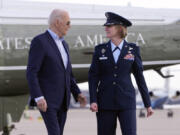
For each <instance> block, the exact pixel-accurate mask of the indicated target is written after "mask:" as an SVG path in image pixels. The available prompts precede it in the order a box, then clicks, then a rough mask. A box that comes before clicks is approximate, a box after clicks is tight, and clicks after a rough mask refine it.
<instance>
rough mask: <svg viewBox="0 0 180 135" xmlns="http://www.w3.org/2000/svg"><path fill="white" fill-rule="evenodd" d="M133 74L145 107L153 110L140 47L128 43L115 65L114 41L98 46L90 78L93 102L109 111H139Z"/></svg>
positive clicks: (91, 99) (125, 43)
mask: <svg viewBox="0 0 180 135" xmlns="http://www.w3.org/2000/svg"><path fill="white" fill-rule="evenodd" d="M131 73H133V75H134V77H135V79H136V83H137V86H138V88H139V91H140V93H141V96H142V99H143V102H144V105H145V107H150V106H151V102H150V97H149V93H148V89H147V86H146V82H145V79H144V76H143V65H142V60H141V56H140V50H139V47H138V46H137V45H136V44H133V43H127V42H126V41H124V44H123V47H122V50H121V53H120V56H119V59H118V61H117V63H115V61H114V57H113V53H112V50H111V42H110V41H109V42H108V43H104V44H100V45H97V46H96V47H95V52H94V55H93V60H92V64H91V66H90V70H89V75H88V80H89V92H90V103H94V102H95V103H97V104H98V109H105V110H106V109H108V110H121V109H135V108H136V94H135V88H134V87H133V84H132V81H131Z"/></svg>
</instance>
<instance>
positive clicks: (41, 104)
mask: <svg viewBox="0 0 180 135" xmlns="http://www.w3.org/2000/svg"><path fill="white" fill-rule="evenodd" d="M37 107H38V109H39V110H41V111H42V112H46V110H47V103H46V100H45V99H44V98H43V99H40V100H39V101H38V102H37Z"/></svg>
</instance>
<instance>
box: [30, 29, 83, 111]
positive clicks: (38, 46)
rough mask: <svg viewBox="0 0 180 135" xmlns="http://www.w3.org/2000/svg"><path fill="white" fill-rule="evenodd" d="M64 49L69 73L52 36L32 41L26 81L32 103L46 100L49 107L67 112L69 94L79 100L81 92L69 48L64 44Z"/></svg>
mask: <svg viewBox="0 0 180 135" xmlns="http://www.w3.org/2000/svg"><path fill="white" fill-rule="evenodd" d="M63 45H64V47H65V50H66V53H67V55H68V64H67V68H66V69H65V67H64V64H63V60H62V57H61V54H60V52H59V50H58V47H57V45H56V43H55V41H54V40H53V38H52V37H51V35H50V34H49V32H48V31H46V32H45V33H43V34H41V35H38V36H36V37H35V38H34V39H33V40H32V43H31V47H30V51H29V59H28V66H27V80H28V84H29V88H30V94H31V100H34V98H37V97H40V96H44V97H45V99H46V101H47V104H48V107H52V108H59V107H60V106H62V105H64V106H65V107H66V109H68V106H69V103H70V93H71V92H72V94H73V96H74V97H75V99H76V100H77V96H78V94H79V93H80V90H79V88H78V86H77V85H76V82H75V79H74V77H73V74H72V67H71V62H70V59H69V48H68V45H67V43H66V42H65V41H63ZM63 103H64V104H63Z"/></svg>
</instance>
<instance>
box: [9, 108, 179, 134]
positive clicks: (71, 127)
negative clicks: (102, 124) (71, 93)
mask: <svg viewBox="0 0 180 135" xmlns="http://www.w3.org/2000/svg"><path fill="white" fill-rule="evenodd" d="M139 112H140V111H139V110H137V135H180V110H178V109H174V110H173V113H174V115H173V117H167V112H168V110H155V111H154V115H153V116H152V117H150V118H147V117H141V118H140V117H139ZM14 124H15V128H16V129H14V130H13V131H12V132H11V135H47V131H46V128H45V125H44V122H43V120H42V118H41V116H40V114H39V111H37V110H26V111H24V114H23V116H22V118H21V120H20V122H18V123H14ZM96 134H97V125H96V115H95V113H93V112H91V111H90V110H89V109H70V110H69V111H68V116H67V121H66V125H65V129H64V135H96ZM116 135H121V131H120V126H119V122H118V126H117V134H116Z"/></svg>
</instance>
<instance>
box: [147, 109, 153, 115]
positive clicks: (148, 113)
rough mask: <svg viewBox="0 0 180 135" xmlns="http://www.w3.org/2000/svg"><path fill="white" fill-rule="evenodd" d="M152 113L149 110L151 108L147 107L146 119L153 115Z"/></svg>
mask: <svg viewBox="0 0 180 135" xmlns="http://www.w3.org/2000/svg"><path fill="white" fill-rule="evenodd" d="M153 113H154V112H153V110H152V108H151V107H148V108H147V117H149V116H151V115H153Z"/></svg>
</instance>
